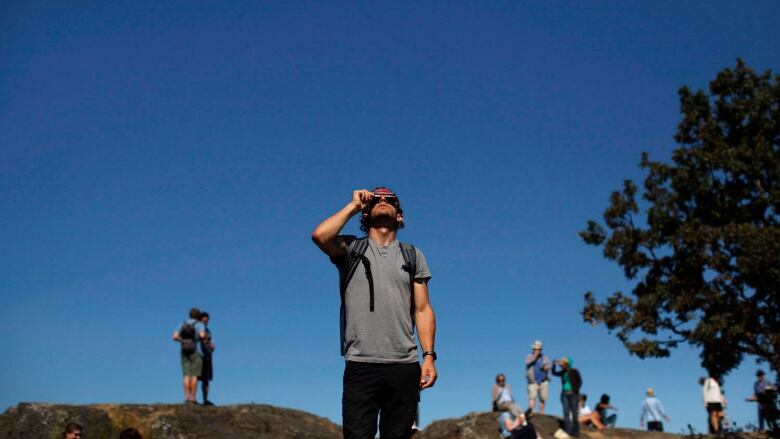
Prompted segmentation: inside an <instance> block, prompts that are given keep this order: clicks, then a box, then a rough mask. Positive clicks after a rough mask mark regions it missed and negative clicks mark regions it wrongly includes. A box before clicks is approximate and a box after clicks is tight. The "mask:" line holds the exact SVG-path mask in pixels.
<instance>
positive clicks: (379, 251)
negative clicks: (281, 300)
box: [311, 187, 437, 439]
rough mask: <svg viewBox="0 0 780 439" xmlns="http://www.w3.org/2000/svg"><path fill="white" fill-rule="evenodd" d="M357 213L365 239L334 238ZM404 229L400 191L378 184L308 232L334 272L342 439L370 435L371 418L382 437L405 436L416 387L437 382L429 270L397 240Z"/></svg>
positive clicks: (416, 399)
mask: <svg viewBox="0 0 780 439" xmlns="http://www.w3.org/2000/svg"><path fill="white" fill-rule="evenodd" d="M355 215H359V216H360V224H361V227H360V228H361V230H363V231H364V232H367V234H368V236H366V237H363V238H359V239H358V238H356V237H355V236H350V235H340V234H339V233H340V232H341V229H342V228H344V226H345V225H346V224H347V222H348V221H349V220H350V219H351V218H352V217H353V216H355ZM403 226H404V215H403V209H402V208H401V203H400V201H399V199H398V196H397V195H396V194H395V193H394V192H393V191H391V190H390V189H388V188H386V187H378V188H375V189H374V190H373V191H368V190H365V189H360V190H356V191H354V192H353V193H352V200H351V201H350V202H349V203H348V204H347V205H346V206H345V207H344V208H342V209H341V210H339V211H338V212H336V213H335V214H333V215H332V216H331V217H329V218H327V219H326V220H325V221H323V222H322V223H321V224H320V225H318V226H317V227H316V228H315V229H314V231H313V232H312V235H311V237H312V240H313V241H314V243H315V244H316V245H317V246H318V247H319V248H320V250H322V251H323V252H324V253H325V254H326V255H328V256H329V257H330V260H331V262H332V263H333V264H334V265H335V266H336V268H337V269H338V271H339V285H340V288H339V290H340V295H341V312H340V315H341V319H340V329H341V354H342V355H343V356H344V358H345V360H346V366H345V369H344V378H343V393H342V400H341V404H342V425H343V433H344V438H346V439H353V438H356V439H373V438H374V437H375V435H376V432H377V420H378V421H379V432H380V435H381V437H382V439H393V438H397V439H401V438H404V439H406V438H408V435H409V426H410V425H412V423H413V422H414V418H415V414H416V412H417V405H418V402H419V396H420V394H419V392H420V390H421V389H426V388H429V387H431V386H433V385H434V383H435V382H436V378H437V373H436V366H435V361H436V352H435V351H434V339H435V333H436V318H435V315H434V312H433V308H432V307H431V304H430V301H429V298H428V281H429V279H430V278H431V273H430V270H429V268H428V263H427V262H426V260H425V256H424V255H423V253H422V252H421V251H420V250H419V249H417V248H415V247H414V246H412V245H409V244H406V243H400V242H398V240H397V239H396V237H397V233H398V231H399V229H401V228H402V227H403ZM415 326H416V328H417V338H418V339H419V342H420V347H421V348H422V351H423V352H422V366H421V365H420V363H419V357H420V355H419V354H418V350H417V343H416V342H415V339H414V332H415Z"/></svg>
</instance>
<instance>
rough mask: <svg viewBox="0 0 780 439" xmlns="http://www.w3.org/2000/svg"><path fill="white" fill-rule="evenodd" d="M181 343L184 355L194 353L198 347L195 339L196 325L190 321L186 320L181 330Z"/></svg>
mask: <svg viewBox="0 0 780 439" xmlns="http://www.w3.org/2000/svg"><path fill="white" fill-rule="evenodd" d="M179 338H180V340H179V343H180V344H181V353H182V354H183V355H192V354H194V353H195V350H196V349H197V342H196V341H195V325H193V324H192V323H190V322H184V323H183V324H182V325H181V330H180V331H179Z"/></svg>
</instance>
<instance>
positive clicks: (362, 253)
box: [339, 236, 417, 355]
mask: <svg viewBox="0 0 780 439" xmlns="http://www.w3.org/2000/svg"><path fill="white" fill-rule="evenodd" d="M400 244H401V255H402V256H403V258H404V265H403V266H402V267H401V268H403V269H404V271H406V272H407V273H409V292H410V294H414V275H415V274H416V273H417V251H416V250H415V248H414V246H413V245H411V244H407V243H404V242H402V243H400ZM367 249H368V236H366V237H364V238H360V239H356V240H355V242H354V244H353V246H352V250H350V251H349V253H348V254H347V258H346V261H345V263H346V266H345V268H346V269H345V270H339V274H340V278H339V292H340V295H341V355H344V354H346V352H345V349H344V345H345V344H346V343H345V340H344V330H345V329H346V327H347V312H346V307H345V305H344V295H345V294H346V292H347V286H348V285H349V281H351V280H352V276H354V275H355V271H356V270H357V267H358V265H360V264H361V263H362V264H363V269H364V270H365V272H366V279H368V293H369V312H374V276H373V275H372V274H371V262H370V261H369V260H368V258H367V257H366V250H367ZM413 297H414V296H413ZM412 302H414V300H412ZM412 306H414V303H413V304H412ZM409 312H412V310H409ZM412 315H414V313H412Z"/></svg>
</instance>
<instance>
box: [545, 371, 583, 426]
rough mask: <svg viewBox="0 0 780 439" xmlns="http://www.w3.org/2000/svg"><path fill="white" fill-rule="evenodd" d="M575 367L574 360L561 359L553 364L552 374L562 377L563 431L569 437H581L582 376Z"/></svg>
mask: <svg viewBox="0 0 780 439" xmlns="http://www.w3.org/2000/svg"><path fill="white" fill-rule="evenodd" d="M573 366H574V360H572V358H571V357H564V358H561V359H560V360H557V361H555V362H553V368H552V374H553V375H555V376H559V377H561V405H562V406H563V430H564V431H565V432H566V433H567V434H568V435H569V436H574V437H579V436H580V424H579V399H580V398H579V393H580V387H581V386H582V376H581V375H580V372H579V371H578V370H577V369H574V367H573Z"/></svg>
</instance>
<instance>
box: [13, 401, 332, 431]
mask: <svg viewBox="0 0 780 439" xmlns="http://www.w3.org/2000/svg"><path fill="white" fill-rule="evenodd" d="M68 422H77V423H79V424H81V425H82V426H83V427H84V436H83V439H112V438H117V437H119V432H121V431H122V430H124V429H125V428H128V427H134V428H136V429H138V430H139V431H140V432H141V434H142V435H143V437H144V438H145V439H161V438H165V439H250V438H251V439H256V438H268V439H340V438H341V428H340V427H339V426H338V425H335V424H333V423H332V422H330V421H328V420H327V419H325V418H321V417H319V416H314V415H312V414H309V413H306V412H302V411H300V410H292V409H285V408H279V407H274V406H270V405H261V404H257V405H255V404H251V405H231V406H220V407H202V406H199V405H183V404H178V405H167V404H139V405H135V404H121V405H114V404H96V405H58V404H27V403H23V404H19V405H18V406H16V407H13V408H10V409H8V410H7V411H6V412H5V413H3V414H2V415H0V439H22V438H24V439H61V438H62V431H63V428H64V427H65V425H66V424H67V423H68Z"/></svg>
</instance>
